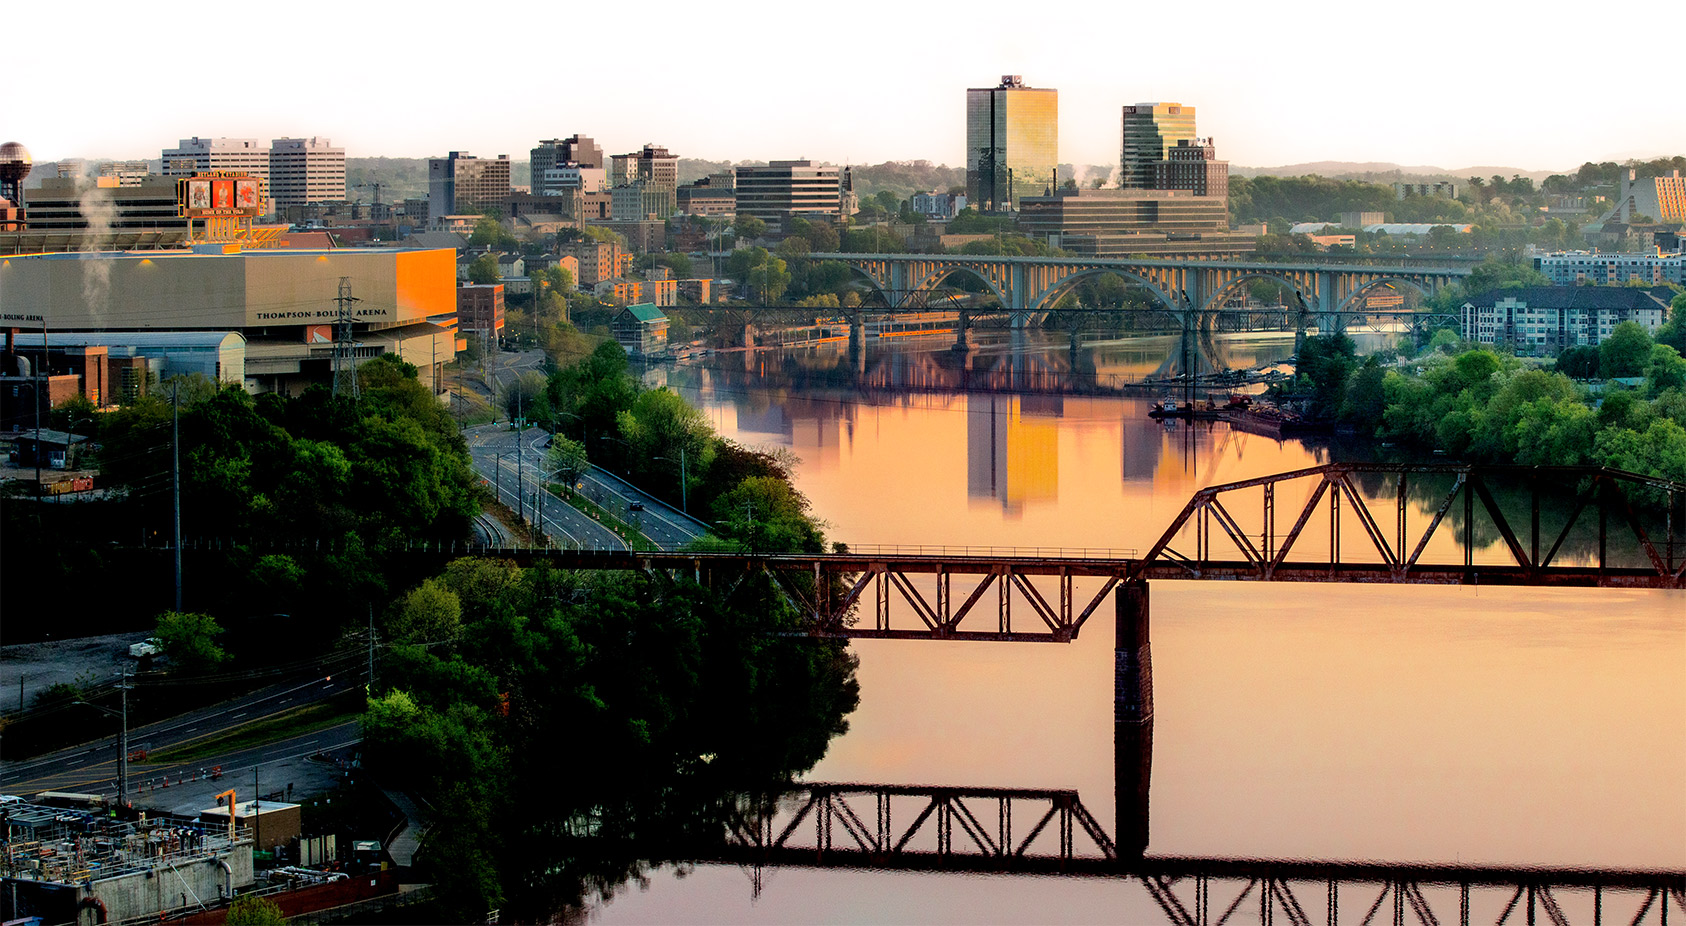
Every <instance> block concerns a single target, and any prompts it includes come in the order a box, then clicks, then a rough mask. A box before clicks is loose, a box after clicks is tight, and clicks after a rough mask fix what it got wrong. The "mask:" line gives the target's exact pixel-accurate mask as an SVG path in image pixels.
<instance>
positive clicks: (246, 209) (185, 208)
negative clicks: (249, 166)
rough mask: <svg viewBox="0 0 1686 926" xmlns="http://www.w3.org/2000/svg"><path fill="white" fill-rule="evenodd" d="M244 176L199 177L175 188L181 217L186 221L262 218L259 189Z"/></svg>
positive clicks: (257, 183) (253, 180) (255, 181)
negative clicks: (186, 218)
mask: <svg viewBox="0 0 1686 926" xmlns="http://www.w3.org/2000/svg"><path fill="white" fill-rule="evenodd" d="M262 183H263V182H262V181H261V180H259V179H258V178H256V177H248V176H246V175H244V174H229V175H227V176H224V175H221V174H200V175H198V176H194V177H188V178H186V179H184V180H182V181H180V182H179V183H178V184H177V191H176V199H177V202H178V203H179V204H180V206H181V214H182V215H184V216H187V217H189V218H195V219H207V218H243V217H244V218H249V217H253V216H259V215H262V214H263V185H262Z"/></svg>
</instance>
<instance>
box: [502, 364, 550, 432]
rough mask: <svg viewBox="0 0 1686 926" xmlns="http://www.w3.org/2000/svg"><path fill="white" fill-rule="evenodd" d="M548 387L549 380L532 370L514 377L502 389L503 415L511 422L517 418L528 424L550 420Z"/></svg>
mask: <svg viewBox="0 0 1686 926" xmlns="http://www.w3.org/2000/svg"><path fill="white" fill-rule="evenodd" d="M549 387H550V380H549V378H548V377H546V376H545V375H544V374H543V373H539V372H536V371H533V370H528V371H527V372H524V373H522V374H521V375H519V376H517V377H515V378H514V379H512V380H510V381H509V382H508V383H507V384H505V385H504V387H503V410H504V413H505V414H507V415H508V416H509V418H510V420H511V421H513V420H515V419H517V418H524V419H526V420H527V421H528V422H535V421H548V420H550V417H551V408H550V401H549V399H548V397H547V393H548V391H549Z"/></svg>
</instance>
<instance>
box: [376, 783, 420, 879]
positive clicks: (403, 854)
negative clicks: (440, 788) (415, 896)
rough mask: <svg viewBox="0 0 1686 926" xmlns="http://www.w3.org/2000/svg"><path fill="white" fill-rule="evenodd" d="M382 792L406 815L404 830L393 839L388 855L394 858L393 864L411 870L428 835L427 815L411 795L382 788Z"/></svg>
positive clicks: (387, 849) (388, 847) (387, 851)
mask: <svg viewBox="0 0 1686 926" xmlns="http://www.w3.org/2000/svg"><path fill="white" fill-rule="evenodd" d="M381 792H382V793H383V794H385V795H386V799H387V800H389V801H391V802H392V806H394V807H397V808H398V810H399V812H400V813H402V814H403V815H404V828H403V829H402V830H399V831H398V835H397V836H395V837H393V839H392V844H391V845H389V846H387V847H386V853H387V854H388V855H390V856H392V862H393V864H395V865H398V866H399V867H402V868H409V867H410V865H411V863H412V862H414V861H415V858H416V850H417V849H419V848H421V841H422V836H423V835H425V834H426V833H427V815H426V814H425V813H423V811H422V809H421V807H420V806H419V805H417V804H416V802H415V800H414V799H412V798H411V797H410V795H408V794H405V793H404V792H402V791H394V790H392V789H391V788H382V789H381Z"/></svg>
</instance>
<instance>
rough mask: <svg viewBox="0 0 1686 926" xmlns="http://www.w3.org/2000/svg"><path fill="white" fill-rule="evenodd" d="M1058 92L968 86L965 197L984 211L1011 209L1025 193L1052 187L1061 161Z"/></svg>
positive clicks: (1005, 84)
mask: <svg viewBox="0 0 1686 926" xmlns="http://www.w3.org/2000/svg"><path fill="white" fill-rule="evenodd" d="M1059 117H1060V94H1059V91H1058V90H1047V89H1037V88H1032V87H1026V86H1025V85H1024V78H1022V77H1020V76H1018V75H1017V74H1008V75H1005V76H1003V77H1002V78H1001V85H1000V86H998V87H989V88H985V89H972V90H967V91H966V198H967V200H968V201H969V202H972V203H974V204H976V205H977V207H978V208H979V210H981V211H983V212H1012V211H1016V210H1017V209H1018V207H1019V199H1020V198H1021V197H1024V196H1044V195H1047V194H1049V193H1052V192H1053V188H1054V170H1055V168H1056V167H1057V165H1058V164H1059V162H1060V128H1059V121H1060V118H1059Z"/></svg>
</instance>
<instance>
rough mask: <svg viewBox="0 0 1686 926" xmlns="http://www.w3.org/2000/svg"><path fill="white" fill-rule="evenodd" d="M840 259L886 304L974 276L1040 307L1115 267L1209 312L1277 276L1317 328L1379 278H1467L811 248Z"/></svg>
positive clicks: (1419, 272) (1453, 269)
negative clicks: (1243, 288) (1254, 284)
mask: <svg viewBox="0 0 1686 926" xmlns="http://www.w3.org/2000/svg"><path fill="white" fill-rule="evenodd" d="M809 256H810V257H811V258H813V259H814V260H834V261H840V262H842V263H844V264H846V265H848V266H849V267H850V268H852V269H854V270H856V271H858V272H859V273H860V274H862V275H863V276H865V277H866V278H867V279H868V280H871V281H872V284H873V286H874V287H875V288H876V289H877V290H878V291H879V292H880V293H882V294H883V296H884V301H885V304H886V305H888V306H889V307H890V308H891V309H904V308H918V307H923V306H924V305H925V300H926V298H927V297H928V296H929V294H930V293H931V292H932V291H933V290H935V289H936V288H937V287H938V286H939V285H941V284H942V283H943V281H945V280H947V279H948V278H949V277H951V276H954V275H956V274H959V275H963V276H969V277H972V278H974V279H976V280H978V281H980V282H981V283H983V284H984V285H985V286H986V287H988V289H989V291H990V292H991V293H992V294H993V295H994V296H995V297H996V298H997V299H999V300H1000V302H1001V305H1002V307H1003V308H1005V309H1007V310H1008V311H1009V312H1013V313H1023V314H1025V315H1028V314H1030V313H1035V312H1041V311H1046V310H1048V309H1051V308H1053V306H1054V304H1055V303H1057V302H1058V301H1059V299H1060V297H1062V296H1064V295H1065V294H1066V293H1068V292H1070V291H1071V289H1072V287H1074V286H1076V285H1077V284H1078V283H1079V282H1081V281H1083V280H1084V279H1086V278H1088V277H1093V276H1098V275H1100V274H1108V273H1110V274H1116V275H1118V276H1120V277H1123V278H1124V279H1125V280H1128V281H1129V282H1131V283H1134V284H1136V285H1139V286H1142V287H1144V288H1146V289H1147V290H1148V291H1149V292H1151V293H1153V295H1154V296H1155V297H1157V299H1158V300H1159V302H1160V303H1161V304H1163V305H1164V307H1165V309H1166V311H1169V312H1173V313H1183V312H1193V313H1195V314H1202V313H1210V312H1214V311H1217V310H1218V309H1220V308H1221V307H1222V306H1223V305H1224V303H1225V302H1226V301H1228V299H1229V298H1230V297H1231V296H1232V295H1233V294H1234V292H1235V290H1236V289H1237V288H1238V287H1240V286H1242V285H1244V284H1246V283H1248V282H1250V281H1253V280H1268V281H1272V282H1277V283H1282V284H1284V285H1286V286H1288V287H1289V288H1291V289H1293V290H1294V292H1295V293H1297V294H1298V295H1299V299H1300V301H1301V302H1302V303H1303V304H1304V306H1305V309H1306V311H1307V312H1308V313H1310V314H1312V315H1314V316H1316V317H1317V318H1318V319H1319V325H1320V327H1322V328H1324V330H1333V328H1335V327H1337V326H1338V325H1339V322H1340V320H1341V318H1342V316H1345V315H1349V314H1353V309H1354V302H1355V300H1358V299H1359V298H1360V297H1362V296H1363V295H1364V294H1365V293H1367V292H1369V291H1370V290H1372V289H1374V288H1376V287H1378V286H1383V285H1392V286H1404V287H1408V288H1410V289H1414V290H1416V291H1417V292H1419V293H1421V294H1423V295H1424V296H1430V295H1433V294H1434V293H1436V292H1438V291H1440V289H1442V288H1443V287H1445V286H1447V285H1449V284H1452V283H1455V282H1458V281H1459V280H1462V279H1464V278H1465V277H1468V276H1469V274H1470V268H1469V267H1467V266H1433V265H1409V264H1404V263H1401V264H1399V265H1379V264H1363V263H1351V264H1311V263H1291V262H1290V263H1270V262H1259V261H1236V260H1181V259H1175V258H1166V259H1146V258H1144V259H1127V260H1114V259H1099V258H1078V257H991V256H981V255H979V256H972V255H963V254H833V253H819V254H812V255H809Z"/></svg>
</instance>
